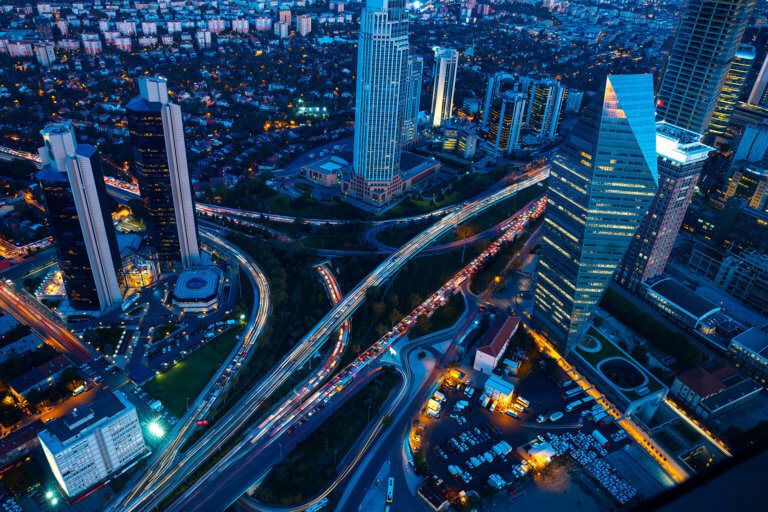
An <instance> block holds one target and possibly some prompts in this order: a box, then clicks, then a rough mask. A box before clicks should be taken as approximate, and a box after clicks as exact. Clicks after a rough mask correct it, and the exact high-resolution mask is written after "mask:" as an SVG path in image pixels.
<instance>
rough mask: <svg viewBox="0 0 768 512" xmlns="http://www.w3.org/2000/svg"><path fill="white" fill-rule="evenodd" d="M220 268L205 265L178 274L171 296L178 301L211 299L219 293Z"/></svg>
mask: <svg viewBox="0 0 768 512" xmlns="http://www.w3.org/2000/svg"><path fill="white" fill-rule="evenodd" d="M220 280H221V270H219V269H218V268H216V267H205V268H198V269H194V270H187V271H186V272H184V273H182V274H181V275H180V276H179V279H178V280H177V281H176V287H175V288H174V289H173V298H174V300H178V301H190V300H201V299H212V298H213V297H215V296H216V295H217V294H218V293H219V281H220Z"/></svg>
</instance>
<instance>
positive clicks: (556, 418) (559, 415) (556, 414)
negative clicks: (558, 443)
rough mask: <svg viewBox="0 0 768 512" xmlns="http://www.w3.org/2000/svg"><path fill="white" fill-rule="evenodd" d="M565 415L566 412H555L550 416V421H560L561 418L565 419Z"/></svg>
mask: <svg viewBox="0 0 768 512" xmlns="http://www.w3.org/2000/svg"><path fill="white" fill-rule="evenodd" d="M563 416H564V414H563V413H562V412H560V411H556V412H553V413H552V414H551V415H550V416H549V421H551V422H552V423H554V422H556V421H560V420H561V419H563Z"/></svg>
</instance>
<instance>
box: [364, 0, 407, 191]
mask: <svg viewBox="0 0 768 512" xmlns="http://www.w3.org/2000/svg"><path fill="white" fill-rule="evenodd" d="M408 57H409V45H408V16H407V14H406V12H405V1H404V0H368V1H367V2H366V4H365V7H364V8H363V12H362V14H361V18H360V39H359V43H358V54H357V86H356V87H357V88H356V97H355V103H356V104H355V145H354V157H353V172H354V176H353V178H352V183H351V191H352V194H353V195H355V196H357V197H359V198H361V199H364V200H366V201H368V202H371V203H377V204H383V203H387V202H389V201H390V200H391V199H393V198H394V197H396V196H398V195H400V194H401V193H402V190H403V185H402V179H401V176H400V156H401V155H400V153H401V150H402V140H403V135H402V130H403V126H404V120H405V115H406V106H407V101H406V98H407V96H408V87H407V82H408V81H407V78H406V77H407V74H408Z"/></svg>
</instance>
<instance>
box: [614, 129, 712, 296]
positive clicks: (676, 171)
mask: <svg viewBox="0 0 768 512" xmlns="http://www.w3.org/2000/svg"><path fill="white" fill-rule="evenodd" d="M700 140H701V135H699V134H698V133H694V132H691V131H688V130H683V129H682V128H678V127H677V126H672V125H670V124H667V123H664V122H660V123H657V124H656V153H657V155H658V169H659V188H658V191H657V192H656V196H655V197H654V198H653V201H652V202H651V205H650V207H649V208H648V213H646V214H645V218H644V219H643V222H642V223H641V224H640V227H639V228H638V229H637V232H636V233H635V235H634V237H633V238H632V242H631V243H630V244H629V248H628V249H627V252H626V254H625V255H624V259H623V260H622V262H621V265H619V268H618V269H617V270H616V274H615V275H614V278H615V279H616V281H617V282H618V283H620V284H621V285H623V286H625V287H626V288H628V289H629V290H632V291H634V292H636V291H638V290H639V289H640V284H641V283H642V282H643V281H647V280H648V279H651V278H654V277H657V276H660V275H661V274H662V272H664V267H665V266H666V265H667V260H668V259H669V254H670V252H671V251H672V247H673V245H674V244H675V240H676V239H677V234H678V232H679V231H680V226H681V225H682V223H683V218H684V217H685V212H686V211H687V210H688V205H689V204H690V202H691V198H692V197H693V193H694V191H695V189H696V182H697V181H698V179H699V174H700V173H701V169H702V167H703V166H704V161H705V160H706V159H707V156H708V155H709V153H710V152H711V151H714V150H715V149H714V148H711V147H709V146H706V145H704V144H702V143H701V142H700Z"/></svg>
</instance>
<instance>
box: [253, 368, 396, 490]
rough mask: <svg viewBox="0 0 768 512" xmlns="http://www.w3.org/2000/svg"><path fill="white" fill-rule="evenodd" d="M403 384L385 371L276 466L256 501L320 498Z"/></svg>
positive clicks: (263, 484)
mask: <svg viewBox="0 0 768 512" xmlns="http://www.w3.org/2000/svg"><path fill="white" fill-rule="evenodd" d="M399 382H400V376H399V375H398V374H397V373H396V372H395V371H394V370H383V372H382V373H381V374H380V375H378V376H377V377H376V378H375V379H374V380H373V381H372V382H370V383H368V384H367V385H366V386H365V387H364V388H363V389H362V390H360V391H359V392H358V393H357V394H356V395H355V396H353V397H352V398H350V399H349V400H348V401H347V402H346V403H345V404H344V405H343V406H342V407H341V408H340V409H339V410H337V411H336V412H335V413H334V414H333V415H332V416H331V417H330V418H328V419H327V420H325V422H323V424H322V425H321V426H320V427H319V428H318V429H317V430H315V431H314V432H313V433H311V434H310V435H309V437H307V438H306V439H305V440H304V441H302V442H301V443H299V444H298V445H297V446H296V448H295V449H294V450H293V451H292V452H290V453H289V454H287V456H286V457H285V459H284V460H283V461H282V462H281V463H280V464H278V465H276V466H275V467H274V468H273V469H272V471H271V472H270V474H269V475H268V476H267V478H266V479H265V480H264V482H263V483H262V484H261V486H259V488H258V489H257V490H256V498H257V499H258V500H260V501H263V502H266V503H274V504H277V505H295V504H298V503H302V502H304V501H306V500H308V499H311V498H312V497H314V496H316V495H317V494H318V493H319V492H320V491H322V489H323V488H324V487H325V486H326V485H327V484H328V483H329V482H330V481H331V480H332V479H333V478H334V477H335V476H336V474H337V471H336V468H337V465H338V464H340V463H341V461H342V459H343V458H344V455H345V454H346V452H347V451H348V450H349V449H350V447H352V446H353V445H354V443H355V441H356V440H357V438H358V437H359V436H360V434H361V433H362V432H363V431H364V430H365V428H366V426H367V425H368V410H369V408H370V418H372V419H375V418H377V416H378V411H379V409H380V408H381V407H382V405H383V404H384V402H385V400H386V399H387V397H388V396H389V395H390V394H391V392H392V391H393V390H394V389H395V387H396V386H397V384H398V383H399Z"/></svg>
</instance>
